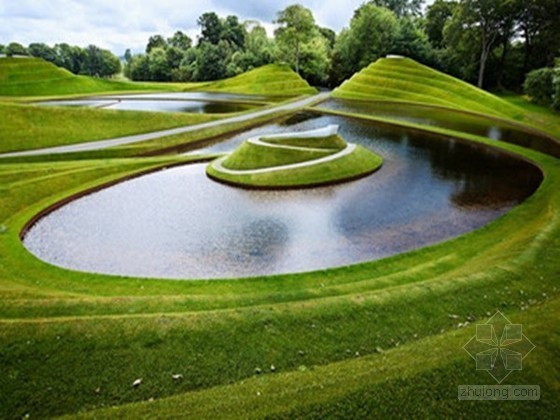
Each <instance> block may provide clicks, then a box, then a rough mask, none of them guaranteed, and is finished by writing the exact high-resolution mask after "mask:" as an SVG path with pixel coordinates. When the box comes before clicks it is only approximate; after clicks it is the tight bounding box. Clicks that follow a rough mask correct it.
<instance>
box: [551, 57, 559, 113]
mask: <svg viewBox="0 0 560 420" xmlns="http://www.w3.org/2000/svg"><path fill="white" fill-rule="evenodd" d="M552 87H553V95H552V108H554V109H555V110H556V111H560V60H558V61H557V62H556V67H555V68H554V77H553V79H552Z"/></svg>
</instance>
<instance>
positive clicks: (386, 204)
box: [24, 116, 541, 279]
mask: <svg viewBox="0 0 560 420" xmlns="http://www.w3.org/2000/svg"><path fill="white" fill-rule="evenodd" d="M328 124H339V125H340V133H341V135H342V136H343V137H344V138H345V139H346V140H347V141H350V142H355V143H358V144H361V145H363V146H365V147H368V148H371V149H373V150H375V151H376V152H377V153H379V154H381V155H382V156H383V158H384V159H385V160H384V164H383V167H382V168H381V169H380V170H379V171H378V172H377V173H375V174H374V175H372V176H369V177H367V178H364V179H361V180H358V181H355V182H350V183H346V184H341V185H337V186H333V187H324V188H314V189H309V190H290V191H248V190H242V189H238V188H233V187H229V186H225V185H222V184H219V183H216V182H214V181H212V180H209V179H208V178H207V177H206V175H205V172H204V168H205V165H201V164H197V165H189V166H184V167H179V168H173V169H169V170H165V171H161V172H158V173H154V174H151V175H147V176H144V177H141V178H138V179H134V180H131V181H127V182H124V183H121V184H119V185H116V186H114V187H111V188H109V189H107V190H104V191H101V192H98V193H94V194H92V195H89V196H87V197H84V198H81V199H79V200H77V201H75V202H73V203H71V204H69V205H66V206H64V207H62V208H61V209H59V210H57V211H55V212H53V213H51V214H50V215H48V216H47V217H45V218H44V219H42V220H41V221H39V222H38V223H37V224H36V225H35V226H34V227H33V228H32V229H31V230H30V232H29V233H28V235H27V236H26V237H25V240H24V242H25V245H26V247H28V249H29V250H30V251H31V252H33V253H34V254H36V255H37V256H39V257H40V258H42V259H44V260H46V261H48V262H51V263H53V264H55V265H60V266H63V267H69V268H74V269H78V270H84V271H95V272H102V273H112V274H122V275H134V276H145V277H167V278H177V279H181V278H221V277H239V276H254V275H263V274H275V273H287V272H300V271H307V270H313V269H321V268H327V267H334V266H339V265H346V264H352V263H357V262H361V261H366V260H372V259H378V258H382V257H385V256H389V255H394V254H396V253H400V252H403V251H407V250H411V249H414V248H418V247H421V246H425V245H428V244H432V243H435V242H439V241H442V240H445V239H448V238H451V237H453V236H456V235H459V234H461V233H464V232H467V231H470V230H472V229H475V228H478V227H480V226H483V225H485V224H487V223H488V222H490V221H491V220H494V219H495V218H497V217H499V216H500V215H502V214H504V213H505V212H506V211H508V210H509V209H511V207H513V206H515V205H516V204H518V203H519V202H520V201H522V200H523V199H525V198H526V197H527V196H529V195H530V194H531V193H532V192H533V191H534V190H535V188H536V187H537V186H538V184H539V183H540V181H541V174H540V172H539V171H538V170H537V169H536V168H535V167H533V166H532V165H530V164H528V163H526V162H524V161H521V160H517V159H514V158H512V157H509V156H506V155H503V154H500V153H498V152H496V151H493V150H490V149H485V148H480V147H478V148H476V147H473V146H472V145H467V144H464V143H462V142H459V141H453V140H442V139H437V138H431V137H428V136H425V135H424V136H417V135H414V136H413V135H410V134H407V133H406V132H404V131H403V132H400V131H398V130H395V131H387V130H384V129H380V128H378V127H375V126H373V125H369V124H366V123H361V122H357V121H354V120H347V119H343V118H339V117H332V116H320V117H318V118H317V117H316V118H307V117H305V116H303V117H301V118H299V117H298V118H297V119H292V120H291V121H289V122H283V123H278V124H274V125H270V126H268V127H261V128H257V129H254V130H251V131H250V132H247V133H244V134H243V135H240V136H235V137H232V138H231V139H229V140H226V141H224V142H222V143H221V144H219V145H215V146H212V147H211V148H212V149H214V150H216V149H218V148H219V149H220V150H233V149H234V148H235V147H236V145H237V144H239V142H240V141H241V140H242V139H245V138H247V137H248V136H250V135H257V134H261V133H278V132H286V131H294V130H308V129H312V128H318V127H322V126H325V125H328Z"/></svg>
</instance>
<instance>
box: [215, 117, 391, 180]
mask: <svg viewBox="0 0 560 420" xmlns="http://www.w3.org/2000/svg"><path fill="white" fill-rule="evenodd" d="M381 164H382V158H381V157H380V156H377V155H376V154H374V153H373V152H371V151H369V150H367V149H364V148H363V147H361V146H357V145H355V144H353V143H346V142H345V141H344V140H343V139H342V138H340V136H338V126H337V125H329V126H327V127H324V128H320V129H317V130H311V131H305V132H296V133H283V134H278V135H271V136H261V137H256V138H252V139H249V140H247V141H245V142H244V143H243V144H242V145H241V146H239V147H238V148H237V149H236V150H235V151H234V152H233V153H231V154H230V155H227V156H224V157H221V158H219V159H216V160H215V161H213V162H211V163H210V164H209V165H208V166H207V168H206V173H207V174H208V176H209V177H210V178H213V179H215V180H218V181H221V182H225V183H227V184H233V185H238V186H243V187H258V188H267V187H269V188H288V187H309V186H317V185H324V184H331V183H338V182H343V181H348V180H351V179H356V178H359V177H362V176H365V175H368V174H371V173H372V172H374V171H375V170H377V169H378V168H379V167H380V166H381Z"/></svg>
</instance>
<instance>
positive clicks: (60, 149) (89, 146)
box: [0, 93, 328, 159]
mask: <svg viewBox="0 0 560 420" xmlns="http://www.w3.org/2000/svg"><path fill="white" fill-rule="evenodd" d="M327 97H328V93H320V94H318V95H314V96H311V97H306V98H304V99H298V100H296V101H292V102H289V103H284V104H279V105H274V106H271V107H268V108H266V109H260V110H257V111H251V112H247V113H244V114H242V115H237V116H234V117H229V118H223V119H221V120H217V121H210V122H206V123H202V124H194V125H189V126H183V127H178V128H171V129H167V130H159V131H154V132H151V133H145V134H137V135H132V136H125V137H119V138H116V139H107V140H98V141H93V142H85V143H80V144H74V145H69V146H57V147H49V148H44V149H36V150H26V151H21V152H13V153H3V154H0V159H2V158H13V157H27V156H41V155H50V154H66V153H78V152H87V151H95V150H101V149H106V148H109V147H116V146H123V145H129V144H134V143H140V142H143V141H148V140H153V139H158V138H161V137H168V136H176V135H179V134H185V133H191V132H193V131H198V130H203V129H208V128H214V127H219V126H225V125H228V124H234V123H239V122H243V121H251V120H253V119H257V118H261V117H264V116H268V115H272V114H274V113H276V112H280V111H292V110H297V109H298V108H303V107H306V106H309V105H311V104H314V103H317V102H320V101H322V100H324V99H326V98H327Z"/></svg>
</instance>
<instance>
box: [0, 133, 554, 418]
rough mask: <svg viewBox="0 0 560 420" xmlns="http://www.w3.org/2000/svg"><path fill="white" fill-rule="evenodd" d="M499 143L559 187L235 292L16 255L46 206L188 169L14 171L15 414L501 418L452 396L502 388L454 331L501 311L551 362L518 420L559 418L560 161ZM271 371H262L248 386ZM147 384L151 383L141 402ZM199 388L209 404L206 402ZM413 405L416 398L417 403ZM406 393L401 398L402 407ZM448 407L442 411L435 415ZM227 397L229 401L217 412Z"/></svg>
mask: <svg viewBox="0 0 560 420" xmlns="http://www.w3.org/2000/svg"><path fill="white" fill-rule="evenodd" d="M499 147H502V148H504V149H507V150H511V151H515V152H517V153H521V154H522V155H524V156H526V157H527V158H529V159H531V160H533V161H535V162H538V164H539V165H540V166H541V167H542V168H543V169H544V171H545V180H544V182H543V184H542V186H541V187H540V189H539V190H538V191H537V193H536V194H535V195H534V196H533V197H531V198H530V199H529V200H527V202H525V203H524V204H522V205H521V206H519V207H518V208H516V209H514V210H513V211H511V212H510V213H508V214H507V215H506V216H504V217H502V218H501V219H499V220H498V221H496V222H494V223H492V224H490V225H489V226H487V227H485V228H483V229H480V230H478V231H476V232H474V233H471V234H468V235H465V236H462V237H460V238H457V239H455V240H453V241H449V242H447V243H445V244H441V245H436V246H433V247H429V248H425V249H422V250H418V251H415V252H412V253H408V254H403V255H399V256H396V257H393V258H389V259H385V260H381V261H377V262H373V263H365V264H359V265H356V266H352V267H346V268H340V269H333V270H324V271H320V272H314V273H308V274H299V275H283V276H276V277H274V278H262V279H259V278H256V279H245V280H236V281H197V282H179V281H157V280H141V279H127V278H118V277H110V276H101V275H94V274H86V273H78V272H72V271H68V270H63V269H59V268H56V267H53V266H50V265H48V264H45V263H42V262H40V261H38V260H36V259H35V258H34V257H32V256H31V255H29V254H28V253H27V251H26V250H25V249H24V248H23V247H22V245H21V243H20V241H19V235H18V233H19V230H20V229H21V227H22V226H23V224H24V223H25V222H26V221H27V220H29V218H30V217H31V216H33V215H34V214H36V213H37V211H38V210H39V209H41V208H44V207H45V206H46V205H47V204H48V203H52V202H53V201H56V200H58V199H61V198H63V197H65V196H67V195H68V194H70V193H71V192H78V191H81V190H83V189H84V188H86V187H88V186H92V185H95V184H99V183H100V182H103V181H105V180H109V179H115V178H118V177H121V176H123V175H125V174H129V173H132V172H135V171H138V170H143V169H146V168H150V167H154V166H158V165H169V164H172V163H176V162H177V159H172V158H158V159H152V160H150V159H126V160H120V161H119V160H109V161H95V160H92V161H84V162H60V163H47V164H41V163H36V164H25V165H21V164H10V165H2V167H1V174H0V176H1V177H0V180H1V185H3V186H4V194H3V195H2V197H1V198H0V200H1V204H2V205H1V206H0V208H1V211H0V224H1V225H2V226H3V227H2V233H1V234H0V255H2V256H3V257H4V258H3V260H2V264H1V265H0V292H1V294H2V301H3V305H2V307H1V308H0V337H1V340H0V343H1V344H0V345H1V347H2V349H1V350H2V351H1V352H0V361H1V363H2V366H4V369H5V371H6V372H7V375H5V376H4V377H3V379H2V380H3V383H2V385H1V388H2V391H3V392H2V398H3V399H4V400H3V401H2V410H4V411H2V412H1V413H0V414H2V416H5V415H8V414H9V415H12V414H14V415H15V416H23V415H25V414H27V413H30V414H31V415H35V416H40V417H41V416H47V415H57V414H64V413H76V412H77V411H78V410H89V409H95V408H101V407H103V406H109V405H111V406H112V405H120V404H124V403H131V402H135V401H145V402H144V403H142V404H140V405H132V406H127V407H123V409H122V410H123V411H122V413H123V415H125V414H126V415H130V416H133V417H136V416H140V415H141V414H142V413H150V412H151V411H146V410H157V411H158V412H159V413H160V415H161V416H163V417H165V416H167V415H171V414H173V413H175V412H176V411H175V410H176V409H177V407H180V408H181V409H182V410H184V413H186V414H188V413H196V414H198V415H206V416H211V415H213V414H214V413H215V412H216V409H217V407H224V408H227V410H225V411H223V414H224V415H226V414H230V413H231V415H235V414H237V415H242V413H243V412H244V410H249V409H252V408H254V409H255V410H256V411H255V413H257V414H259V415H260V414H263V415H264V414H282V415H285V416H288V417H289V416H291V415H293V414H294V413H308V414H310V413H311V411H309V410H313V411H314V412H323V411H324V412H327V413H328V412H331V411H332V410H335V411H334V412H335V413H339V412H347V411H346V410H348V411H349V410H352V409H356V408H357V407H360V406H361V407H364V409H366V407H369V408H367V409H368V410H373V411H372V412H376V413H396V412H398V410H399V409H404V410H405V412H409V413H412V412H413V410H424V412H426V413H436V412H439V411H438V407H444V408H445V411H446V413H448V414H449V415H459V414H460V413H462V414H484V415H495V414H498V413H501V412H502V410H506V407H507V406H506V405H505V404H506V402H501V403H500V402H497V403H496V404H493V405H490V404H479V405H475V404H461V403H460V402H458V401H457V400H456V394H455V393H456V389H457V385H458V384H461V383H471V382H472V383H480V382H481V381H485V380H486V381H487V380H488V378H486V377H485V376H483V377H481V376H480V372H478V373H477V372H476V370H475V367H474V364H473V363H474V362H473V363H471V359H470V358H469V357H468V355H466V354H465V355H464V356H462V352H463V350H462V348H461V347H462V344H464V343H463V341H465V339H468V338H469V337H470V336H472V335H473V334H474V326H473V325H472V324H474V322H471V326H469V327H468V328H466V329H465V330H464V331H463V330H462V329H461V328H458V327H457V325H458V323H459V322H461V323H462V322H464V321H466V320H467V319H475V320H477V321H483V320H484V319H485V318H486V317H487V316H489V315H487V314H488V313H490V314H491V313H493V312H494V311H495V310H496V309H500V310H502V311H503V312H504V313H506V315H507V316H508V317H510V319H512V321H514V322H516V321H519V322H525V321H526V322H527V323H526V324H525V329H524V332H525V333H526V334H530V337H531V339H534V340H535V342H536V345H537V346H538V348H539V349H540V352H539V351H535V353H534V354H532V355H531V356H530V357H529V359H528V361H527V365H526V369H524V371H523V374H521V373H520V374H519V375H518V376H517V377H516V378H515V380H520V381H522V382H523V383H525V382H527V383H536V384H540V385H541V387H542V388H543V390H547V392H546V393H544V391H543V396H542V400H541V403H540V404H539V405H534V404H533V405H529V406H524V407H520V410H522V411H519V412H520V413H525V411H523V410H529V408H530V409H531V412H532V413H533V415H540V414H542V415H544V414H545V413H547V412H550V410H558V408H559V406H558V401H559V399H558V395H559V394H558V392H559V391H558V388H556V386H557V384H556V383H555V380H556V378H557V374H558V371H557V370H556V369H557V368H556V367H555V365H551V364H550V363H549V362H550V361H551V360H554V358H556V357H557V356H558V355H559V354H558V349H559V347H558V346H557V338H558V336H557V335H555V334H554V333H553V331H554V325H555V320H556V319H557V317H558V305H556V304H555V303H554V302H555V301H556V300H555V299H556V298H557V296H558V288H557V286H558V285H557V276H558V274H559V273H558V264H557V261H558V258H560V255H559V252H560V246H559V245H560V243H559V241H560V234H559V233H560V193H559V192H558V189H557V188H556V186H557V185H558V182H559V180H560V165H559V163H558V160H557V159H554V158H551V157H548V156H545V155H541V154H539V153H536V152H532V151H528V150H524V149H521V148H519V147H516V146H511V145H508V144H501V143H500V144H499ZM521 308H524V311H521ZM532 313H535V314H534V315H532ZM450 314H453V317H451V316H450ZM455 314H456V315H455ZM455 316H457V317H458V318H455ZM457 334H458V335H457ZM551 340H552V341H551ZM554 340H556V341H554ZM401 348H402V350H401ZM380 349H381V350H380ZM415 349H417V350H416V351H418V352H419V353H415ZM555 349H556V350H555ZM555 351H556V353H555ZM271 365H274V367H275V372H272V371H271V369H270V366H271ZM256 369H260V370H261V371H262V372H263V373H262V374H261V375H260V376H258V375H257V376H258V377H256V378H254V379H249V378H252V377H253V376H255V370H256ZM315 371H316V373H313V372H315ZM358 372H361V374H360V375H358V374H357V373H358ZM172 374H182V375H183V379H182V380H178V381H174V380H173V379H172V377H171V375H172ZM276 375H278V377H276ZM138 378H142V379H143V382H142V385H141V386H140V387H138V388H133V387H132V382H133V381H134V380H136V379H138ZM490 380H491V378H490ZM309 381H311V382H309ZM333 381H334V382H333ZM311 383H313V384H315V385H313V386H311ZM488 383H490V382H488ZM514 383H515V382H514ZM229 385H232V386H229ZM213 387H217V388H213ZM321 387H323V388H321ZM422 387H425V388H422ZM49 388H50V389H51V391H49ZM212 388H213V389H212ZM281 389H284V391H280V390H281ZM318 389H319V390H321V389H322V391H319V390H318ZM52 390H56V396H57V398H52V395H53V392H54V391H52ZM201 390H208V391H203V393H202V394H200V393H198V392H192V391H201ZM271 391H272V394H273V395H270V396H269V397H268V398H262V399H256V398H257V397H258V396H259V395H258V394H257V392H260V393H261V395H260V396H266V395H268V392H271ZM414 392H416V393H418V394H413V395H419V396H417V397H415V396H412V397H411V398H410V399H405V397H404V396H405V395H408V394H409V393H414ZM284 393H285V394H284ZM393 393H397V394H396V395H400V396H401V397H399V398H398V399H395V398H388V396H390V395H392V394H393ZM433 393H438V395H441V396H442V398H443V400H442V401H440V403H433V404H431V405H425V403H423V402H422V401H424V400H425V398H429V396H432V395H433ZM173 395H175V397H174V399H172V400H160V399H161V398H164V397H167V396H173ZM219 395H223V396H224V397H223V399H222V400H220V401H221V402H219V403H217V404H218V405H216V404H214V403H213V402H212V401H211V400H212V399H213V398H214V397H216V396H219ZM283 395H286V398H288V399H290V401H291V402H290V403H289V404H285V400H284V399H283V398H284V397H283ZM303 396H306V397H305V398H304V397H303ZM307 396H309V398H308V397H307ZM450 396H455V398H450ZM150 398H155V399H156V400H155V401H153V402H148V400H149V399H150ZM378 398H382V399H381V400H379V399H378ZM202 400H204V401H206V402H205V403H201V401H202ZM440 400H441V399H440ZM397 401H398V403H397ZM436 401H438V400H436ZM370 402H371V403H372V404H370ZM373 402H375V403H374V404H373ZM364 404H365V405H364ZM440 404H441V405H440ZM229 410H231V411H229ZM406 410H409V411H406ZM527 413H528V411H527ZM95 415H104V416H107V415H108V413H103V412H102V413H96V414H95Z"/></svg>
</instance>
